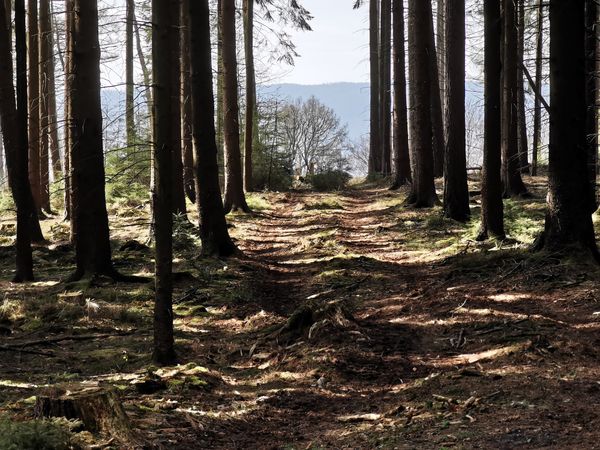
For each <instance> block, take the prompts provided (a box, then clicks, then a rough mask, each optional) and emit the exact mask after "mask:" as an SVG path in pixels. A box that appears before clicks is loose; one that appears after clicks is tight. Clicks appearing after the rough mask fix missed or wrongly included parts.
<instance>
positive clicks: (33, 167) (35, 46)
mask: <svg viewBox="0 0 600 450" xmlns="http://www.w3.org/2000/svg"><path fill="white" fill-rule="evenodd" d="M37 10H38V6H37V0H28V2H27V31H28V33H27V66H28V68H29V80H28V84H27V86H28V93H27V95H28V98H29V125H28V127H29V179H30V182H31V190H32V193H33V200H34V202H35V205H36V208H37V210H38V213H39V214H40V215H43V213H42V206H43V205H42V203H43V200H42V195H43V194H42V180H41V173H42V163H41V161H40V64H39V41H38V11H37Z"/></svg>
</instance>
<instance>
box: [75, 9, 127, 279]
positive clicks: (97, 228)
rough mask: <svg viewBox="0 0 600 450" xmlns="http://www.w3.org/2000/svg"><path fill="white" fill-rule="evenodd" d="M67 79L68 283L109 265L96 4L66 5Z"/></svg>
mask: <svg viewBox="0 0 600 450" xmlns="http://www.w3.org/2000/svg"><path fill="white" fill-rule="evenodd" d="M72 11H73V12H77V13H76V14H75V13H72V14H70V15H69V20H70V21H71V24H70V30H71V37H70V39H71V46H72V52H71V55H70V61H71V62H70V65H71V68H70V70H69V74H70V77H71V81H70V83H69V87H70V88H71V90H70V92H69V97H70V105H69V108H68V109H69V113H70V117H69V123H70V144H71V146H72V147H71V149H70V164H71V185H70V188H71V201H72V211H71V213H72V215H73V240H74V243H75V261H76V270H75V273H74V274H73V275H72V276H71V280H78V279H81V278H84V277H87V276H95V275H106V276H109V277H112V278H114V279H117V280H119V279H126V278H127V277H123V276H122V275H120V274H119V273H118V272H117V271H116V270H115V269H114V268H113V265H112V259H111V248H110V233H109V227H108V214H107V211H106V198H105V192H104V187H105V175H104V151H103V142H102V108H101V103H100V43H99V42H98V4H97V0H72Z"/></svg>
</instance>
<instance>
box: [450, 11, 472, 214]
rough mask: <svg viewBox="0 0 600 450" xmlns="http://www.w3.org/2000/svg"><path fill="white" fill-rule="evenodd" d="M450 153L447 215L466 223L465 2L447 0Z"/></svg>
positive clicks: (467, 199)
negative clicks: (449, 62)
mask: <svg viewBox="0 0 600 450" xmlns="http://www.w3.org/2000/svg"><path fill="white" fill-rule="evenodd" d="M445 16H446V29H445V33H446V36H445V38H444V40H445V48H446V58H445V59H446V61H452V64H447V65H446V66H445V67H446V75H445V77H444V78H445V79H446V81H447V84H446V102H445V103H446V121H445V123H446V140H447V141H446V152H445V158H446V159H445V164H444V214H445V215H446V217H449V218H451V219H454V220H458V221H460V222H465V221H467V219H468V218H469V216H470V214H471V212H470V210H469V188H468V184H467V161H466V138H465V69H466V63H465V0H446V14H445Z"/></svg>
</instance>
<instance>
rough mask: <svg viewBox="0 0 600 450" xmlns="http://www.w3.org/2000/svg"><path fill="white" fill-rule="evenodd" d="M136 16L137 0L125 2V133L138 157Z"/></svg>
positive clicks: (129, 146)
mask: <svg viewBox="0 0 600 450" xmlns="http://www.w3.org/2000/svg"><path fill="white" fill-rule="evenodd" d="M134 17H135V0H126V3H125V133H126V145H127V151H128V152H129V153H131V152H133V156H134V158H135V157H136V156H135V155H136V153H137V149H136V144H137V136H136V127H135V105H134V97H135V93H134V88H135V85H134V77H133V40H134V35H133V22H134Z"/></svg>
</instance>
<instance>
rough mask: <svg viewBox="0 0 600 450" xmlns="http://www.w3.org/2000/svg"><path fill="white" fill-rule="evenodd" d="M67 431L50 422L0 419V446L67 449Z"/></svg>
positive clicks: (30, 449)
mask: <svg viewBox="0 0 600 450" xmlns="http://www.w3.org/2000/svg"><path fill="white" fill-rule="evenodd" d="M70 440H71V439H70V436H69V433H68V432H67V431H66V430H64V429H62V428H61V427H59V426H58V425H55V424H53V423H51V422H47V421H40V420H34V421H30V422H15V421H12V420H9V419H2V420H0V448H1V449H3V450H68V449H70V448H71V445H70Z"/></svg>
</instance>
